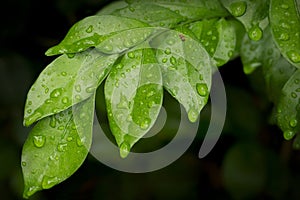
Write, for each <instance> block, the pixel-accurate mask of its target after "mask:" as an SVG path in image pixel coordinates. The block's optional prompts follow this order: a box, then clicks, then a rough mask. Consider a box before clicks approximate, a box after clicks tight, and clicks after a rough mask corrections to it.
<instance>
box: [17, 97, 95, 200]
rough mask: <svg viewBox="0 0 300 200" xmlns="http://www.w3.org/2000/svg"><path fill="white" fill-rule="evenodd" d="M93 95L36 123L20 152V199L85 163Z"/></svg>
mask: <svg viewBox="0 0 300 200" xmlns="http://www.w3.org/2000/svg"><path fill="white" fill-rule="evenodd" d="M94 102H95V95H93V96H91V97H90V98H89V99H87V100H86V101H84V102H81V103H79V104H77V105H75V106H74V107H73V108H69V109H67V110H65V111H63V112H61V113H58V114H55V115H52V116H49V117H46V118H44V119H42V120H41V121H39V122H38V123H37V125H36V126H35V127H34V128H33V129H32V131H31V132H30V134H29V136H28V138H27V140H26V142H25V144H24V146H23V151H22V170H23V176H24V182H25V189H24V198H28V197H30V196H31V195H33V194H34V193H35V192H37V191H39V190H42V189H49V188H51V187H53V186H54V185H57V184H58V183H60V182H62V181H64V180H66V179H67V178H68V177H70V176H71V175H72V174H73V173H74V172H75V171H76V170H77V169H78V168H79V167H80V166H81V164H82V163H83V161H84V160H85V158H86V156H87V154H88V152H89V148H90V146H91V142H92V126H93V117H94Z"/></svg>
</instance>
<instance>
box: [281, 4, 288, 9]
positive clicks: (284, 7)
mask: <svg viewBox="0 0 300 200" xmlns="http://www.w3.org/2000/svg"><path fill="white" fill-rule="evenodd" d="M281 8H283V9H289V5H287V4H281Z"/></svg>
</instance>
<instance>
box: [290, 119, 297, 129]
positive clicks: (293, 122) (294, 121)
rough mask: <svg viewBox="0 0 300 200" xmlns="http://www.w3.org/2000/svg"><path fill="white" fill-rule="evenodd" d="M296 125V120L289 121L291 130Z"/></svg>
mask: <svg viewBox="0 0 300 200" xmlns="http://www.w3.org/2000/svg"><path fill="white" fill-rule="evenodd" d="M297 124H298V121H297V119H292V120H291V121H290V126H291V127H292V128H295V127H296V126H297Z"/></svg>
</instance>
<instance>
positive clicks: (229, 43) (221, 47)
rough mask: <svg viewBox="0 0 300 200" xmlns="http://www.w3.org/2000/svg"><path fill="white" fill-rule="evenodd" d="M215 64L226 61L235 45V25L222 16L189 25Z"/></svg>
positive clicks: (218, 64)
mask: <svg viewBox="0 0 300 200" xmlns="http://www.w3.org/2000/svg"><path fill="white" fill-rule="evenodd" d="M189 29H190V30H191V31H192V32H193V33H194V34H195V35H196V36H197V38H198V40H199V41H200V42H201V44H202V45H203V46H204V48H205V49H206V51H207V52H208V53H209V55H210V56H211V57H212V58H213V59H214V60H215V63H216V65H217V66H222V65H224V64H225V63H227V62H228V61H229V60H230V58H231V57H232V56H233V52H234V50H235V45H236V34H235V27H234V26H233V25H232V24H231V23H229V22H227V21H226V20H225V19H224V18H221V19H216V18H214V19H209V20H202V21H198V22H195V23H192V24H190V25H189Z"/></svg>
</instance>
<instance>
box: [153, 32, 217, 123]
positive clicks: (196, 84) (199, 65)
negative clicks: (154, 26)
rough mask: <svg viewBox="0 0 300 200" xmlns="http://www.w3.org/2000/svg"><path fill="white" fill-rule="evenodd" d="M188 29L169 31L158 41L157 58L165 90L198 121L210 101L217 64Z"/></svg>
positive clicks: (192, 119)
mask: <svg viewBox="0 0 300 200" xmlns="http://www.w3.org/2000/svg"><path fill="white" fill-rule="evenodd" d="M190 35H193V34H192V33H191V32H190V31H189V30H188V29H185V28H181V30H180V29H178V30H177V31H168V32H166V33H164V34H162V35H161V36H160V38H158V40H159V41H158V42H157V41H156V42H153V43H154V45H157V44H160V45H159V46H157V47H155V48H157V59H158V62H159V64H160V66H161V68H162V73H163V84H164V87H165V89H166V90H167V91H168V92H169V93H170V94H171V95H172V96H173V97H174V98H175V99H177V100H178V101H179V102H180V103H181V104H182V105H183V106H184V108H185V110H186V111H187V113H188V117H189V120H190V121H192V122H195V121H196V120H197V118H198V116H199V113H200V111H201V110H202V108H203V107H204V105H205V104H206V102H207V99H208V95H209V91H210V86H211V68H212V66H213V63H212V61H211V59H210V57H209V54H208V53H207V52H206V50H205V49H204V48H203V47H202V45H201V44H200V43H199V42H198V41H197V40H196V39H194V38H193V37H190Z"/></svg>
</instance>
